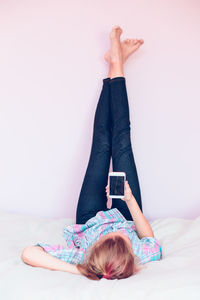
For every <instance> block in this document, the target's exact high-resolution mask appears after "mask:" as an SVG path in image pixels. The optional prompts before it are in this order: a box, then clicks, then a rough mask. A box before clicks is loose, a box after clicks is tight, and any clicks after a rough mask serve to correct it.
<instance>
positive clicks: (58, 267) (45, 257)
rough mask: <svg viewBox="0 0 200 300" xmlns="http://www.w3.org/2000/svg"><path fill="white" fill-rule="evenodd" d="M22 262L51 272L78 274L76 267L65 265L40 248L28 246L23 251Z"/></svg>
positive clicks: (65, 263)
mask: <svg viewBox="0 0 200 300" xmlns="http://www.w3.org/2000/svg"><path fill="white" fill-rule="evenodd" d="M22 260H23V261H24V262H25V263H27V264H29V265H31V266H33V267H41V268H45V269H50V270H52V271H63V272H70V273H73V274H80V272H79V271H78V269H77V268H76V265H73V264H70V263H67V262H65V261H63V260H61V259H59V258H57V257H54V256H52V255H50V254H49V253H47V252H45V251H44V249H43V248H42V247H40V246H30V247H27V248H25V249H24V251H23V253H22Z"/></svg>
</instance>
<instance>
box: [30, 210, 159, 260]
mask: <svg viewBox="0 0 200 300" xmlns="http://www.w3.org/2000/svg"><path fill="white" fill-rule="evenodd" d="M117 230H120V231H121V232H122V233H124V234H125V235H127V236H128V237H129V239H130V241H131V243H132V248H133V252H134V254H135V255H136V256H137V258H138V262H139V263H141V264H145V263H147V262H150V261H155V260H159V259H161V258H162V247H161V244H160V243H159V241H158V240H157V239H156V238H153V237H144V238H142V239H139V237H138V235H137V231H136V227H135V225H134V221H127V220H126V219H125V218H124V216H123V215H122V214H121V213H120V211H119V210H118V209H117V208H113V209H109V210H106V211H99V212H98V213H97V214H96V216H94V217H92V218H90V219H89V220H88V221H87V222H86V223H85V224H73V225H68V226H64V228H63V237H64V239H65V241H66V244H65V245H50V244H46V243H37V244H35V245H36V246H41V247H42V248H43V249H44V250H45V251H46V252H47V253H49V254H51V255H53V256H55V257H57V258H59V259H61V260H64V261H66V262H68V263H71V264H78V263H83V260H84V258H85V256H86V253H87V249H89V248H90V246H91V245H92V244H93V243H95V242H96V241H97V240H98V239H99V238H100V237H101V236H103V235H106V234H107V233H109V232H113V231H117Z"/></svg>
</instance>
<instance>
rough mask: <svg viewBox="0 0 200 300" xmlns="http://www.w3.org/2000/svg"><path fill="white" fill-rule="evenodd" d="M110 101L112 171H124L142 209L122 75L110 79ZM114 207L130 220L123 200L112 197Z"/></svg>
mask: <svg viewBox="0 0 200 300" xmlns="http://www.w3.org/2000/svg"><path fill="white" fill-rule="evenodd" d="M110 101H111V120H112V165H113V171H117V172H120V171H121V172H122V171H123V172H125V173H126V178H127V180H128V183H129V186H130V188H131V190H132V193H133V195H134V197H135V199H136V200H137V203H138V205H139V207H140V209H141V211H142V200H141V193H140V185H139V180H138V174H137V169H136V164H135V160H134V155H133V151H132V145H131V137H130V118H129V105H128V97H127V90H126V80H125V78H124V77H116V78H113V79H111V80H110ZM114 207H116V208H117V209H119V211H120V212H121V213H122V214H123V216H124V217H125V218H126V219H127V220H132V217H131V214H130V212H129V209H128V207H127V204H126V202H125V201H123V200H121V199H117V198H113V199H112V208H114Z"/></svg>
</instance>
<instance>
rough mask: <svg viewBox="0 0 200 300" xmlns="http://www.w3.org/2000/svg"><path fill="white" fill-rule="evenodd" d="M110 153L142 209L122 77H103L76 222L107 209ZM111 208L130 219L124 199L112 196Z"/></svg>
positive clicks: (125, 92) (115, 166)
mask: <svg viewBox="0 0 200 300" xmlns="http://www.w3.org/2000/svg"><path fill="white" fill-rule="evenodd" d="M111 156H112V166H113V171H115V172H125V173H126V180H128V183H129V186H130V188H131V190H132V194H133V195H134V197H135V199H136V201H137V203H138V205H139V207H140V209H141V211H142V202H141V193H140V186H139V180H138V175H137V170H136V165H135V161H134V156H133V151H132V146H131V137H130V118H129V104H128V97H127V90H126V80H125V77H115V78H112V79H110V78H105V79H103V87H102V91H101V94H100V98H99V101H98V104H97V108H96V113H95V118H94V127H93V139H92V147H91V153H90V158H89V162H88V166H87V170H86V173H85V177H84V180H83V184H82V187H81V191H80V195H79V200H78V205H77V210H76V224H85V223H86V222H87V220H89V219H90V218H92V217H94V216H95V215H96V213H97V212H98V211H101V210H104V211H105V210H109V209H108V208H107V196H106V191H105V187H106V185H107V181H108V172H109V168H110V158H111ZM112 208H117V209H118V210H119V211H120V212H121V213H122V215H123V216H124V217H125V218H126V220H131V221H133V219H132V216H131V214H130V212H129V209H128V206H127V204H126V202H125V201H123V200H121V199H117V198H112V207H111V209H112Z"/></svg>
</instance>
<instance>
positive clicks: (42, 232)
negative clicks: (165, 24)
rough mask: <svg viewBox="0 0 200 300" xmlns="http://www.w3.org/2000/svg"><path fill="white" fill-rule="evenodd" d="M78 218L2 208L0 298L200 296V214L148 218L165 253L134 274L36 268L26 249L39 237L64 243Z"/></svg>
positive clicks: (0, 219) (41, 240)
mask: <svg viewBox="0 0 200 300" xmlns="http://www.w3.org/2000/svg"><path fill="white" fill-rule="evenodd" d="M74 223H75V219H74V220H73V219H68V218H60V219H53V218H43V217H35V216H30V215H21V214H14V213H7V212H4V211H1V213H0V238H1V241H0V243H1V248H0V251H1V253H0V272H1V280H0V298H1V299H2V300H7V299H9V300H12V299H13V300H17V299H20V300H22V299H28V300H31V299H37V300H40V299H41V300H44V299H48V300H51V299H56V300H59V299H62V300H63V299H69V300H76V299H80V300H84V299H87V300H90V299H93V300H94V299H109V300H112V299H113V300H118V299H125V300H129V299H130V300H133V299H134V300H137V299H145V300H147V299H148V300H150V299H153V300H157V299H159V300H165V299H167V300H169V299H170V300H172V299H176V300H177V299H181V300H183V299H189V300H193V299H195V300H196V299H198V300H199V299H200V216H199V217H197V218H196V219H193V220H189V219H181V218H163V219H156V220H154V221H151V222H149V223H150V224H151V226H152V229H153V231H154V235H155V237H156V238H157V239H159V241H160V242H161V245H162V250H163V258H162V260H160V261H152V262H149V263H146V264H145V269H143V270H142V271H141V272H140V273H138V274H137V275H135V276H132V277H129V278H126V279H121V280H117V279H116V280H107V279H105V278H103V279H101V280H100V281H92V280H89V279H87V278H86V277H84V276H82V275H75V274H71V273H65V272H60V271H51V270H48V269H43V268H37V267H32V266H29V265H27V264H25V263H24V262H23V261H22V260H21V253H22V250H23V249H24V248H25V247H26V246H28V245H34V244H36V243H37V242H44V243H53V244H57V243H61V244H65V240H64V238H63V237H62V230H63V227H64V225H70V224H74Z"/></svg>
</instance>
